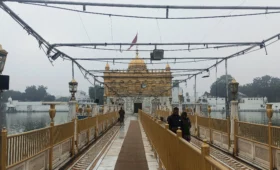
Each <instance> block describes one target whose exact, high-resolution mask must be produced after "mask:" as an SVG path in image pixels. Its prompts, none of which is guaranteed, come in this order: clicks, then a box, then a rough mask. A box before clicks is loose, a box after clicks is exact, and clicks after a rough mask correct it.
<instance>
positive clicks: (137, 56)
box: [136, 45, 139, 58]
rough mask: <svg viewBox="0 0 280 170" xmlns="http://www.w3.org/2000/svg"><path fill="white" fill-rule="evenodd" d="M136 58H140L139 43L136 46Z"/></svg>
mask: <svg viewBox="0 0 280 170" xmlns="http://www.w3.org/2000/svg"><path fill="white" fill-rule="evenodd" d="M136 58H139V52H138V45H137V46H136Z"/></svg>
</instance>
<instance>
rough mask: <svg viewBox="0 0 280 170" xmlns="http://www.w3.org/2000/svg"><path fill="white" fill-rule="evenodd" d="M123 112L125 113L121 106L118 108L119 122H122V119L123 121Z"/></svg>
mask: <svg viewBox="0 0 280 170" xmlns="http://www.w3.org/2000/svg"><path fill="white" fill-rule="evenodd" d="M124 114H125V111H124V110H123V108H122V107H121V109H120V111H119V116H120V123H123V121H124Z"/></svg>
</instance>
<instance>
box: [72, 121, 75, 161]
mask: <svg viewBox="0 0 280 170" xmlns="http://www.w3.org/2000/svg"><path fill="white" fill-rule="evenodd" d="M72 122H73V124H74V129H72V130H73V131H74V132H75V119H72ZM74 155H75V133H74V135H73V138H72V146H71V156H72V157H73V156H74Z"/></svg>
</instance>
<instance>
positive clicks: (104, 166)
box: [93, 115, 158, 170]
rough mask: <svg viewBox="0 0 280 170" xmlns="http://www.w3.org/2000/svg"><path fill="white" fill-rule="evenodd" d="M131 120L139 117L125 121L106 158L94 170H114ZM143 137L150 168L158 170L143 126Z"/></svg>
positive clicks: (132, 117)
mask: <svg viewBox="0 0 280 170" xmlns="http://www.w3.org/2000/svg"><path fill="white" fill-rule="evenodd" d="M130 120H137V116H134V115H133V116H129V117H127V119H126V120H125V123H124V126H123V127H121V129H120V131H119V133H118V134H117V135H116V137H115V139H114V140H113V142H112V144H111V146H110V147H109V148H108V150H107V152H106V153H105V156H104V157H103V158H102V159H101V161H100V163H99V164H97V165H96V167H95V168H94V169H93V170H114V168H115V164H116V162H117V159H118V155H119V153H120V151H121V147H122V144H123V141H124V138H125V136H126V133H127V130H128V127H129V124H130ZM139 123H140V122H139ZM140 128H141V135H142V140H143V144H144V148H145V153H146V159H147V163H148V167H149V169H150V170H158V162H157V159H156V158H155V157H154V152H153V151H152V148H151V145H150V143H149V141H148V139H147V136H146V134H145V132H144V130H143V128H142V126H141V123H140Z"/></svg>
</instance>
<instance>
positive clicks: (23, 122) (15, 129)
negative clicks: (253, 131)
mask: <svg viewBox="0 0 280 170" xmlns="http://www.w3.org/2000/svg"><path fill="white" fill-rule="evenodd" d="M211 117H213V118H219V119H225V118H226V114H225V113H221V112H212V113H211ZM67 118H68V112H57V113H56V116H55V118H54V122H55V125H57V124H62V123H66V122H67ZM239 118H240V120H241V121H245V122H252V123H260V124H267V122H268V120H267V116H266V113H265V112H241V113H239ZM0 119H2V121H0V126H2V127H3V126H4V127H7V129H8V133H9V134H16V133H21V132H26V131H30V130H34V129H39V128H44V127H47V126H49V124H50V117H49V113H48V112H39V113H7V114H6V116H1V117H0ZM1 122H2V125H1ZM272 124H273V125H277V126H280V113H274V114H273V117H272Z"/></svg>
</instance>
